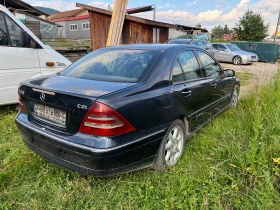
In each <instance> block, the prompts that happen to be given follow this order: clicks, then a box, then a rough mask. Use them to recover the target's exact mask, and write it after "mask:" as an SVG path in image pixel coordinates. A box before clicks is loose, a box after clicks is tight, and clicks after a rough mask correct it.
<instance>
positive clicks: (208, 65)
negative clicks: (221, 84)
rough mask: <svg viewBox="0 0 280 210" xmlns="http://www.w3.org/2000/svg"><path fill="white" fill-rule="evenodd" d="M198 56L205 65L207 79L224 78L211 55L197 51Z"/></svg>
mask: <svg viewBox="0 0 280 210" xmlns="http://www.w3.org/2000/svg"><path fill="white" fill-rule="evenodd" d="M197 54H198V56H199V58H200V61H201V63H202V65H203V68H204V70H205V74H206V76H207V77H219V76H222V71H221V69H220V66H219V65H218V63H217V62H216V61H215V60H214V59H213V58H211V57H210V56H209V55H207V54H206V53H204V52H201V51H197Z"/></svg>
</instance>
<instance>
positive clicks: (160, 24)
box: [76, 3, 177, 28]
mask: <svg viewBox="0 0 280 210" xmlns="http://www.w3.org/2000/svg"><path fill="white" fill-rule="evenodd" d="M76 6H77V7H81V8H83V9H86V10H88V11H93V12H97V13H101V14H106V15H110V16H111V15H112V14H113V13H112V12H111V11H108V10H105V9H100V8H97V7H92V6H89V5H85V4H81V3H77V4H76ZM125 19H126V20H130V21H134V22H137V23H143V24H146V25H150V26H157V27H163V28H177V26H176V25H173V24H169V23H163V22H159V21H153V20H148V19H144V18H139V17H135V16H131V15H126V16H125Z"/></svg>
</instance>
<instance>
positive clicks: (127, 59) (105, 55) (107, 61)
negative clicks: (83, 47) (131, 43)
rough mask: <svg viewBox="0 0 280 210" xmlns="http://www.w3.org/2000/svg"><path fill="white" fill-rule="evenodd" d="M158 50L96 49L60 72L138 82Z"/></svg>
mask: <svg viewBox="0 0 280 210" xmlns="http://www.w3.org/2000/svg"><path fill="white" fill-rule="evenodd" d="M159 55H160V52H156V51H146V50H96V51H94V52H92V53H91V54H89V55H87V56H85V57H84V58H82V59H80V60H79V61H78V62H76V63H74V64H73V65H72V66H70V67H69V68H68V69H66V70H65V71H64V72H62V73H61V75H63V76H68V77H75V78H81V79H87V80H98V81H107V82H124V83H138V82H140V81H142V79H144V78H145V77H146V75H147V74H148V73H149V71H150V70H151V68H152V66H153V65H154V63H155V61H156V59H157V58H158V56H159Z"/></svg>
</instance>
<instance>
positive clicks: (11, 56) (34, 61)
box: [0, 11, 40, 105]
mask: <svg viewBox="0 0 280 210" xmlns="http://www.w3.org/2000/svg"><path fill="white" fill-rule="evenodd" d="M23 34H24V31H23V29H21V28H20V27H19V26H18V25H17V24H16V23H15V22H14V21H13V20H12V19H11V18H9V17H8V16H7V15H5V14H4V13H3V12H1V11H0V55H1V56H0V63H1V65H0V105H1V104H8V103H16V102H17V101H18V97H17V88H18V84H19V83H20V82H21V81H23V80H26V79H28V78H30V77H31V76H32V75H34V74H37V73H40V63H39V59H38V53H37V50H36V49H32V48H29V47H24V46H23V45H24V44H23V38H24V37H23Z"/></svg>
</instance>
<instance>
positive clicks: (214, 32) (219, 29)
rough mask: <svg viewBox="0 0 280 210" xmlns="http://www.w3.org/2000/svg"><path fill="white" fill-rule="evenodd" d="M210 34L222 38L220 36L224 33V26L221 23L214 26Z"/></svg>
mask: <svg viewBox="0 0 280 210" xmlns="http://www.w3.org/2000/svg"><path fill="white" fill-rule="evenodd" d="M212 35H213V36H214V37H215V38H222V36H223V35H224V28H223V27H222V26H221V25H218V26H215V27H214V28H213V29H212Z"/></svg>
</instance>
